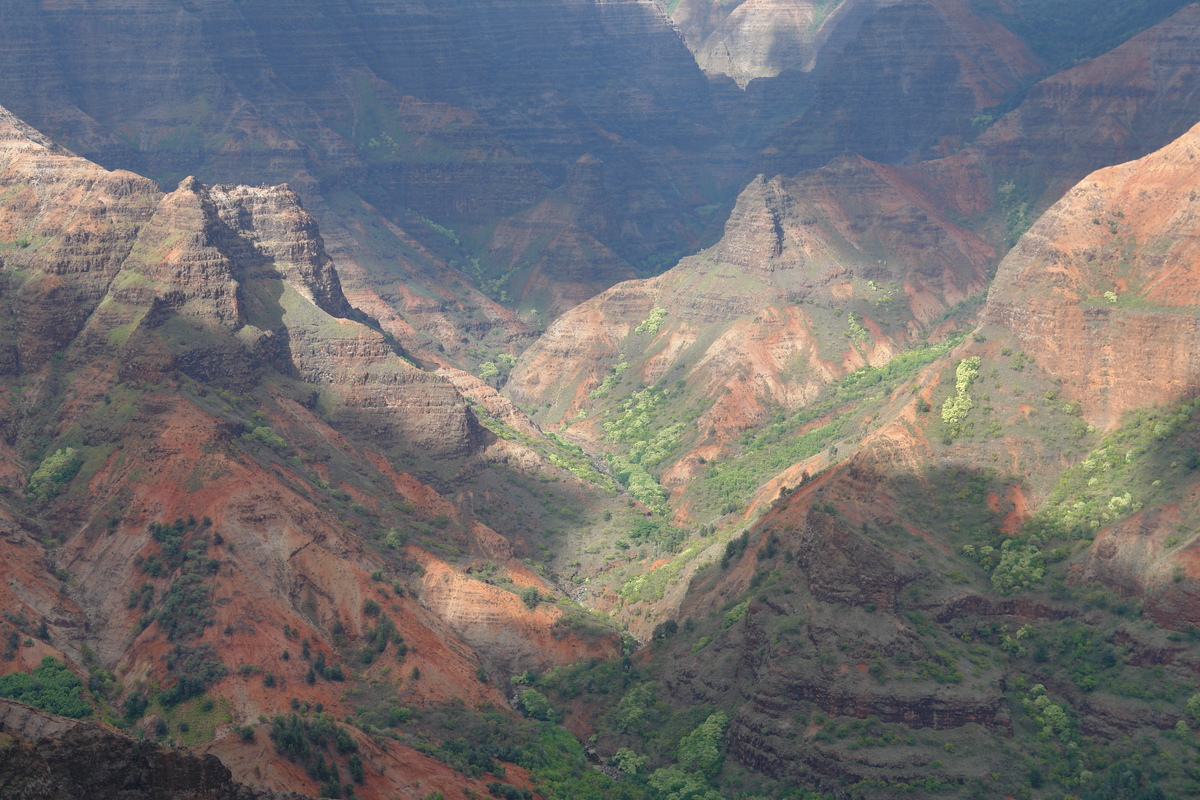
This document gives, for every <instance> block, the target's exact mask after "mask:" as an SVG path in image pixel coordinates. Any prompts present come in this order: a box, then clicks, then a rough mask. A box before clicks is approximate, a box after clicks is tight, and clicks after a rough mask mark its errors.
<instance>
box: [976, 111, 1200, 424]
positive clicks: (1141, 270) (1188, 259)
mask: <svg viewBox="0 0 1200 800" xmlns="http://www.w3.org/2000/svg"><path fill="white" fill-rule="evenodd" d="M1198 151H1200V130H1198V129H1197V128H1193V129H1192V130H1191V131H1189V132H1188V133H1186V134H1185V135H1184V136H1182V137H1181V138H1179V139H1177V140H1176V141H1174V142H1172V143H1171V144H1169V145H1167V146H1166V147H1165V148H1163V149H1161V150H1158V151H1156V152H1154V153H1152V154H1150V155H1148V156H1146V157H1144V158H1141V159H1139V160H1137V161H1133V162H1130V163H1128V164H1123V165H1120V166H1116V167H1110V168H1108V169H1104V170H1100V171H1098V172H1095V173H1092V174H1091V175H1089V176H1088V177H1087V178H1085V179H1084V180H1083V181H1081V182H1080V183H1079V184H1078V185H1077V186H1076V187H1075V188H1074V189H1072V190H1071V191H1069V192H1068V193H1067V194H1066V195H1065V196H1064V197H1063V199H1062V200H1060V201H1058V202H1057V203H1055V204H1054V205H1053V206H1052V207H1051V208H1050V209H1049V210H1048V211H1047V212H1046V213H1045V214H1044V215H1042V217H1041V218H1040V219H1039V220H1038V222H1037V223H1036V224H1035V225H1034V226H1033V228H1031V229H1030V231H1029V233H1027V234H1026V235H1025V236H1023V237H1022V238H1021V241H1020V242H1019V243H1018V244H1017V246H1016V247H1015V248H1013V250H1012V251H1011V252H1010V253H1009V254H1008V256H1006V257H1005V259H1004V261H1003V262H1001V264H1000V267H999V269H998V271H997V273H996V279H995V281H994V282H993V283H992V288H991V290H990V292H989V294H988V305H987V308H986V310H985V312H984V320H985V322H986V323H990V324H994V325H998V326H1002V327H1004V328H1006V329H1007V330H1008V331H1010V332H1011V333H1012V334H1013V336H1014V337H1015V338H1016V340H1017V341H1018V342H1019V343H1020V346H1021V347H1022V348H1023V349H1024V350H1025V351H1026V352H1028V353H1029V354H1031V355H1032V356H1033V357H1034V358H1035V359H1036V360H1037V361H1038V363H1039V364H1040V365H1042V367H1043V368H1044V369H1046V370H1048V371H1049V372H1051V373H1053V374H1055V375H1057V376H1058V377H1060V378H1061V379H1062V381H1063V387H1064V390H1065V394H1066V395H1067V396H1069V397H1070V398H1071V399H1073V400H1077V401H1078V402H1079V403H1081V404H1082V406H1083V409H1084V413H1085V415H1086V416H1087V418H1088V419H1089V421H1091V422H1093V423H1094V424H1096V425H1097V426H1099V427H1101V428H1111V427H1113V426H1115V425H1116V424H1117V423H1118V422H1119V421H1120V419H1121V416H1122V415H1123V414H1124V412H1126V411H1127V410H1129V409H1131V408H1138V407H1142V406H1146V405H1155V404H1161V403H1168V402H1173V401H1177V400H1180V399H1184V398H1188V397H1191V396H1193V395H1194V394H1195V393H1196V392H1197V390H1200V367H1198V365H1197V364H1196V362H1195V358H1194V356H1195V353H1196V349H1197V344H1198V343H1197V342H1196V341H1195V338H1194V337H1195V332H1194V328H1195V320H1194V319H1193V315H1192V313H1191V311H1190V309H1191V308H1192V307H1193V306H1194V305H1196V302H1197V294H1196V291H1197V290H1196V279H1197V271H1198V270H1200V265H1198V263H1197V258H1198V255H1200V254H1198V252H1197V250H1196V247H1195V245H1194V242H1193V238H1194V231H1195V228H1196V225H1197V219H1198V214H1200V211H1198V206H1197V202H1196V189H1195V187H1196V185H1197V184H1198V183H1200V167H1197V166H1196V156H1197V152H1198Z"/></svg>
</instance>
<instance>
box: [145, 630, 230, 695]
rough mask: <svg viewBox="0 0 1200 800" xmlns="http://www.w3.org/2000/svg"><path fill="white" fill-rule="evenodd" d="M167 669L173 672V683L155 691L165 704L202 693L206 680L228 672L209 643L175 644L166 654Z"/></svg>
mask: <svg viewBox="0 0 1200 800" xmlns="http://www.w3.org/2000/svg"><path fill="white" fill-rule="evenodd" d="M167 671H168V672H171V673H172V674H173V675H174V676H175V685H174V686H172V687H171V688H169V689H167V690H165V691H163V692H162V693H161V694H159V696H158V701H159V702H160V703H162V704H163V706H165V707H168V708H169V707H171V706H175V705H178V704H179V703H182V702H184V701H186V700H188V699H189V698H192V697H196V696H198V695H201V694H204V690H205V689H206V688H208V685H209V684H211V683H216V682H217V681H219V680H221V679H222V678H224V677H225V676H226V675H228V674H229V670H228V669H227V668H226V667H225V665H224V663H222V662H221V659H220V657H219V656H217V652H216V650H214V649H213V647H212V645H210V644H199V645H196V646H194V647H193V646H190V645H185V644H177V645H175V647H174V648H173V649H172V650H171V652H170V654H169V655H168V656H167Z"/></svg>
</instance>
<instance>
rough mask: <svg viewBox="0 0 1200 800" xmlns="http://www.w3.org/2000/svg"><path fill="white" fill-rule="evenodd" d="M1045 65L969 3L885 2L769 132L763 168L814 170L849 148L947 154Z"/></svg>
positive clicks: (884, 153)
mask: <svg viewBox="0 0 1200 800" xmlns="http://www.w3.org/2000/svg"><path fill="white" fill-rule="evenodd" d="M847 5H848V4H847ZM1041 71H1042V67H1041V66H1040V65H1039V64H1038V62H1037V60H1036V59H1035V58H1034V57H1033V54H1032V53H1031V52H1030V51H1029V49H1028V47H1027V46H1026V45H1025V44H1024V43H1023V42H1022V41H1021V40H1020V39H1018V38H1017V37H1016V36H1015V35H1014V34H1013V33H1012V32H1011V31H1009V30H1007V29H1006V28H1004V27H1003V26H1001V25H1000V24H999V23H997V22H995V21H993V20H991V19H989V18H987V17H984V16H982V15H980V14H977V13H976V12H974V11H973V10H972V8H971V7H970V4H968V3H964V2H959V1H958V0H936V2H933V1H931V2H905V3H898V4H894V5H891V4H889V5H885V6H884V7H882V8H880V9H879V10H877V11H875V13H873V14H871V15H870V16H868V17H866V18H865V19H863V20H862V22H861V24H860V27H859V28H858V31H857V33H856V35H855V36H854V38H853V39H852V40H850V41H848V42H846V43H845V44H844V46H843V48H842V49H841V50H840V52H838V53H837V55H836V56H835V57H834V58H832V59H830V61H829V62H828V64H827V65H825V67H824V68H823V69H822V70H821V71H820V73H819V74H818V75H817V76H816V80H817V84H816V88H815V90H814V94H813V98H812V101H811V102H810V103H809V104H808V106H807V108H806V109H804V111H803V113H802V114H801V115H800V116H799V117H798V118H797V119H796V120H794V121H792V122H790V123H789V124H787V125H785V126H783V127H781V128H780V129H779V131H778V132H777V133H776V134H775V135H774V136H772V138H771V139H770V141H769V146H768V147H766V148H765V149H764V151H763V152H762V153H760V156H759V166H758V169H760V170H761V171H764V172H768V173H774V172H785V173H791V172H795V171H797V170H799V169H811V168H812V167H814V166H817V165H819V164H822V163H824V162H825V161H827V160H828V159H829V158H831V157H832V156H834V155H837V154H838V153H841V152H843V151H845V150H849V151H851V152H855V153H859V154H861V155H863V156H865V157H867V158H870V159H873V160H875V161H883V162H886V163H893V164H894V163H903V162H911V161H917V160H922V159H926V158H930V157H935V156H937V155H942V154H945V153H946V152H947V151H949V150H951V149H953V148H955V147H958V146H961V143H962V142H963V139H964V138H965V137H966V136H967V135H969V134H970V132H971V122H970V119H971V117H973V116H974V115H975V114H977V113H979V112H980V111H983V110H984V109H988V108H991V107H992V106H995V105H998V104H999V103H1001V102H1003V101H1006V100H1008V99H1009V98H1011V97H1013V96H1015V95H1016V93H1017V92H1018V91H1019V90H1021V89H1022V88H1024V86H1025V85H1027V84H1028V83H1029V82H1031V81H1032V80H1034V79H1035V78H1036V77H1037V76H1038V75H1039V74H1040V73H1041Z"/></svg>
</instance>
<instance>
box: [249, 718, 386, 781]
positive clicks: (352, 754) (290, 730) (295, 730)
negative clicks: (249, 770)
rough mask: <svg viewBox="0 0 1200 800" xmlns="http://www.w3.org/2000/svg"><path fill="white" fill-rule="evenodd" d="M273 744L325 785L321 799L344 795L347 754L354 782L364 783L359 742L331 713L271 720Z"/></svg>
mask: <svg viewBox="0 0 1200 800" xmlns="http://www.w3.org/2000/svg"><path fill="white" fill-rule="evenodd" d="M271 741H272V742H274V743H275V750H276V752H278V753H279V754H280V755H282V756H284V757H285V758H288V759H289V760H291V761H295V762H296V763H298V764H302V765H303V766H304V768H305V769H306V770H307V771H308V774H309V775H310V776H311V777H312V778H313V779H314V780H316V781H318V782H320V783H321V793H320V796H321V797H341V796H342V777H341V773H340V772H339V770H338V760H340V758H341V757H343V756H347V754H349V756H348V757H347V758H346V759H345V764H346V770H347V772H349V774H350V778H351V780H352V781H353V782H355V783H362V781H363V777H364V775H363V763H362V759H361V757H359V756H358V744H357V742H355V741H354V738H353V737H352V736H351V735H350V732H349V731H348V730H347V729H346V728H344V727H342V726H341V725H339V724H337V723H336V722H334V721H333V718H332V717H330V716H329V715H328V714H324V713H316V714H313V715H312V716H311V717H306V716H301V715H300V714H294V713H293V714H289V715H287V716H284V715H277V716H276V717H275V719H273V720H272V721H271ZM327 757H328V761H327V760H326V758H327Z"/></svg>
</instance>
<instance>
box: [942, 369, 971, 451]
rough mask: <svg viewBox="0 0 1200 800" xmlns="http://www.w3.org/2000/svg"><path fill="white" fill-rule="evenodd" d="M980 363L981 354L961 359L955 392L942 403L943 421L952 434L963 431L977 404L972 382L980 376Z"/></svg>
mask: <svg viewBox="0 0 1200 800" xmlns="http://www.w3.org/2000/svg"><path fill="white" fill-rule="evenodd" d="M979 364H980V360H979V356H971V357H970V358H964V359H962V360H961V361H959V362H958V366H957V367H955V370H954V394H953V395H951V396H950V397H947V398H946V402H945V403H944V404H943V405H942V422H944V423H946V425H947V426H948V427H949V429H950V434H951V435H952V436H957V435H958V434H959V433H961V432H962V426H963V423H964V422H966V419H967V414H968V413H969V412H970V411H971V408H972V407H973V406H974V405H975V403H974V401H973V400H972V399H971V384H972V383H974V382H975V379H976V378H977V377H979Z"/></svg>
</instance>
